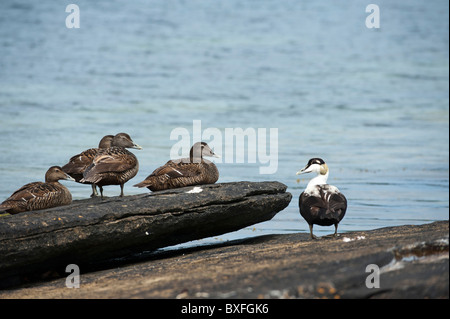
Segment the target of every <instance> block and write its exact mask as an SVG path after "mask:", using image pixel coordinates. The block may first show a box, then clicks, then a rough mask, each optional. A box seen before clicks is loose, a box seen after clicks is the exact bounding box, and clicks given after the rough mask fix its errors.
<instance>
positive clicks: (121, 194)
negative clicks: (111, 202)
mask: <svg viewBox="0 0 450 319" xmlns="http://www.w3.org/2000/svg"><path fill="white" fill-rule="evenodd" d="M120 197H123V184H120Z"/></svg>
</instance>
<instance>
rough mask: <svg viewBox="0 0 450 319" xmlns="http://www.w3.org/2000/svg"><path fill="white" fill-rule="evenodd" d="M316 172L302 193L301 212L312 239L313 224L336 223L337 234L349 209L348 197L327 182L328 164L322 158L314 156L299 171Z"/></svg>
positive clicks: (327, 224)
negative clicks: (339, 225) (340, 223)
mask: <svg viewBox="0 0 450 319" xmlns="http://www.w3.org/2000/svg"><path fill="white" fill-rule="evenodd" d="M311 172H316V173H317V176H316V177H314V178H313V179H311V180H310V181H309V183H308V185H307V186H306V189H305V191H304V192H302V193H301V194H300V198H299V206H300V214H301V215H302V216H303V218H304V219H305V220H306V222H307V223H308V224H309V231H310V234H311V238H312V239H316V238H317V237H316V236H314V235H313V225H314V224H316V225H320V226H331V225H334V228H335V232H334V235H333V236H335V237H336V236H337V228H338V224H339V222H340V221H341V220H342V218H344V215H345V211H346V210H347V199H346V198H345V196H344V195H343V194H342V193H341V192H340V191H339V189H338V188H337V187H336V186H332V185H329V184H327V179H328V173H329V170H328V166H327V164H325V162H324V161H323V160H322V159H321V158H312V159H310V160H309V162H308V164H307V165H306V166H305V167H304V168H302V169H301V170H299V171H298V172H297V175H299V174H305V173H311Z"/></svg>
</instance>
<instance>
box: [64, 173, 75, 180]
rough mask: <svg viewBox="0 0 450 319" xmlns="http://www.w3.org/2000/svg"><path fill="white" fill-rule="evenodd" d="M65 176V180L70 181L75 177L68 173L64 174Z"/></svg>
mask: <svg viewBox="0 0 450 319" xmlns="http://www.w3.org/2000/svg"><path fill="white" fill-rule="evenodd" d="M65 175H66V176H65V178H64V179H65V180H66V181H72V182H75V179H74V178H73V177H72V176H70V175H69V174H65Z"/></svg>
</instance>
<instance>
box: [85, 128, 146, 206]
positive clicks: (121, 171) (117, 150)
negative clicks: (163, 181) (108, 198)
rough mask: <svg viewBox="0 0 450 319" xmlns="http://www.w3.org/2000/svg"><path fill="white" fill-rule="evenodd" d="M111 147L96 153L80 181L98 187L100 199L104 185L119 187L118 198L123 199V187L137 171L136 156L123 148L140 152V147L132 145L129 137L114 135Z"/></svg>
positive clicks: (123, 134)
mask: <svg viewBox="0 0 450 319" xmlns="http://www.w3.org/2000/svg"><path fill="white" fill-rule="evenodd" d="M112 145H113V146H111V147H108V148H104V149H100V150H99V151H98V153H97V155H96V156H95V157H94V159H93V161H92V164H91V165H89V167H88V168H87V169H86V170H85V171H84V173H83V178H82V179H81V180H80V182H82V183H86V182H88V183H92V184H94V185H96V186H98V187H99V188H100V196H101V198H102V199H103V186H106V185H120V196H121V197H123V185H124V184H125V183H126V182H128V181H129V180H130V179H132V178H133V177H134V176H136V174H137V172H138V170H139V162H138V160H137V158H136V156H135V155H134V154H133V153H131V152H129V151H127V150H126V149H125V148H135V149H138V150H141V149H142V147H141V146H139V145H137V144H136V143H134V142H133V140H132V139H131V137H130V135H128V134H126V133H119V134H117V135H115V136H114V138H113V141H112Z"/></svg>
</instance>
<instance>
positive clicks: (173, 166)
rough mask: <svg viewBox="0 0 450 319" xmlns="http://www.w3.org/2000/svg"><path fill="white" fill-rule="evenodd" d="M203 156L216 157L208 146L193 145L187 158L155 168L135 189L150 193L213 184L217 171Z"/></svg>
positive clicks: (201, 144)
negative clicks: (141, 188)
mask: <svg viewBox="0 0 450 319" xmlns="http://www.w3.org/2000/svg"><path fill="white" fill-rule="evenodd" d="M203 156H212V157H218V156H217V155H216V154H214V153H213V151H212V150H211V148H210V147H209V146H208V144H206V143H204V142H198V143H195V144H194V146H192V148H191V151H190V156H189V158H182V159H178V160H171V161H168V162H167V163H166V164H165V165H163V166H161V167H159V168H157V169H156V170H154V171H153V173H152V174H150V175H149V176H148V177H147V178H146V179H145V180H144V181H142V182H140V183H138V184H136V185H134V186H135V187H147V188H148V189H149V190H151V191H159V190H164V189H171V188H178V187H185V186H192V185H202V184H214V183H215V182H217V180H218V179H219V171H218V170H217V167H216V165H215V164H214V163H212V162H210V161H208V160H205V159H203Z"/></svg>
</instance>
